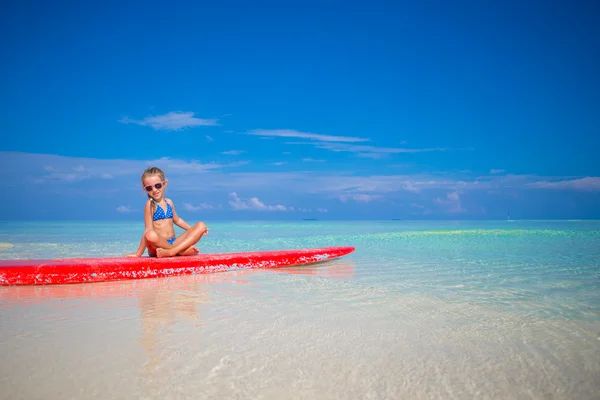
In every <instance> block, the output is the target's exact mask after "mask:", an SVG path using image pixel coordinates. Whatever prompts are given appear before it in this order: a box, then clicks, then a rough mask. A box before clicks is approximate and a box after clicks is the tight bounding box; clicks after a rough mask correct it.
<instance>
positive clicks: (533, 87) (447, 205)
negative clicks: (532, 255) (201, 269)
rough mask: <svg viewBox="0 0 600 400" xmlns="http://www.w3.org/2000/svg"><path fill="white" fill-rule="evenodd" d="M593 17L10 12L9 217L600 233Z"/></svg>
mask: <svg viewBox="0 0 600 400" xmlns="http://www.w3.org/2000/svg"><path fill="white" fill-rule="evenodd" d="M599 4H600V3H597V2H596V3H595V2H591V1H585V2H584V1H552V0H547V1H527V2H523V1H510V0H505V1H485V2H481V1H465V0H457V1H452V2H449V1H432V0H428V1H421V2H405V1H378V0H373V1H368V2H367V1H362V2H359V1H328V0H321V1H312V0H308V1H302V2H291V1H290V2H287V1H260V0H258V1H254V2H242V1H219V2H204V1H193V2H179V1H171V2H168V3H165V2H160V3H159V2H154V1H147V2H144V3H142V2H129V1H120V2H113V1H107V2H94V3H93V4H92V3H91V2H81V1H61V2H46V1H26V0H25V1H20V2H13V3H12V4H8V3H3V5H2V12H0V54H1V59H2V62H0V87H1V88H2V89H1V90H0V134H1V139H2V140H1V141H0V170H1V172H2V176H3V179H4V185H3V188H4V190H3V195H4V210H5V211H4V212H3V213H2V216H1V217H0V219H4V220H33V221H35V220H40V221H41V220H135V219H139V220H140V221H142V220H143V207H144V203H145V199H146V194H145V193H144V191H143V190H142V188H141V183H140V175H141V173H142V172H143V170H144V169H145V168H147V167H148V166H157V167H159V168H161V169H163V170H164V171H165V173H166V175H167V179H168V182H169V183H168V187H167V196H168V197H169V198H171V199H172V200H173V202H174V203H175V206H176V209H177V210H178V213H179V214H180V215H181V216H182V217H183V218H184V219H185V220H186V221H189V222H194V221H198V220H202V221H211V220H238V219H239V220H249V219H254V220H300V219H314V218H316V219H319V220H321V219H323V220H327V219H342V220H354V219H384V220H385V219H484V220H485V219H506V218H507V217H508V216H509V215H510V217H511V218H513V219H556V218H564V219H581V218H600V161H599V160H600V157H599V150H600V138H599V137H600V74H598V71H599V70H600V28H599V27H598V24H597V16H598V15H600V6H599Z"/></svg>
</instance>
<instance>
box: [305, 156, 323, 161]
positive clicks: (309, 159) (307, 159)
mask: <svg viewBox="0 0 600 400" xmlns="http://www.w3.org/2000/svg"><path fill="white" fill-rule="evenodd" d="M302 161H304V162H325V160H315V159H314V158H310V157H307V158H303V159H302Z"/></svg>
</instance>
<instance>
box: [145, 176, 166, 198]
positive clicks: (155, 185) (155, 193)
mask: <svg viewBox="0 0 600 400" xmlns="http://www.w3.org/2000/svg"><path fill="white" fill-rule="evenodd" d="M143 186H144V190H145V191H146V193H148V194H149V195H150V196H152V198H153V199H154V200H156V201H160V200H162V198H163V196H164V193H165V188H166V186H167V180H166V179H165V180H164V181H163V180H162V179H161V178H160V176H158V175H150V176H147V177H145V178H144V182H143Z"/></svg>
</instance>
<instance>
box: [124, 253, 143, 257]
mask: <svg viewBox="0 0 600 400" xmlns="http://www.w3.org/2000/svg"><path fill="white" fill-rule="evenodd" d="M125 257H141V256H138V255H137V254H135V253H132V254H127V255H126V256H125Z"/></svg>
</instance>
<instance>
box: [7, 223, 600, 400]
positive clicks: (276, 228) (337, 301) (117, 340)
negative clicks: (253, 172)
mask: <svg viewBox="0 0 600 400" xmlns="http://www.w3.org/2000/svg"><path fill="white" fill-rule="evenodd" d="M209 227H210V228H211V233H210V235H209V236H208V237H207V238H205V239H203V242H202V244H201V250H202V251H203V252H206V253H210V252H220V251H223V252H229V251H250V250H267V249H281V248H303V247H322V246H330V245H354V246H356V248H357V250H356V252H355V253H353V254H351V255H350V256H347V257H344V258H343V259H341V260H336V261H332V262H329V263H324V264H320V265H316V266H307V267H296V268H286V269H279V270H262V271H235V272H227V273H220V274H212V275H200V276H185V277H173V278H163V279H147V280H138V281H123V282H111V283H97V284H83V285H61V286H45V287H0V346H1V348H2V349H3V351H2V352H0V387H2V391H1V392H0V398H7V399H9V398H10V399H15V398H27V399H32V398H123V399H125V398H133V397H135V398H137V397H143V398H157V399H158V398H160V399H164V398H181V397H194V398H222V397H225V398H298V399H304V398H307V399H308V398H311V399H312V398H325V399H329V398H332V399H333V398H374V399H388V398H518V399H529V398H565V399H572V398H577V399H588V398H589V399H591V398H598V396H597V393H598V392H600V379H599V378H600V295H599V294H598V293H599V291H598V289H599V283H600V222H597V221H536V222H527V221H524V222H521V221H513V222H510V223H508V222H505V221H500V222H466V223H465V222H401V221H381V222H321V221H310V222H309V221H303V222H285V223H271V222H269V223H267V222H254V223H248V222H244V223H225V222H221V223H212V224H210V223H209ZM139 233H140V226H139V224H126V223H52V224H48V223H44V224H42V225H41V226H40V225H39V224H21V225H17V224H8V223H3V224H2V225H0V243H7V244H10V245H12V246H0V258H53V257H70V256H82V255H84V256H101V255H103V254H104V255H118V254H124V253H127V252H131V251H134V250H135V248H136V247H137V244H138V238H139V236H137V235H139Z"/></svg>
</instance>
